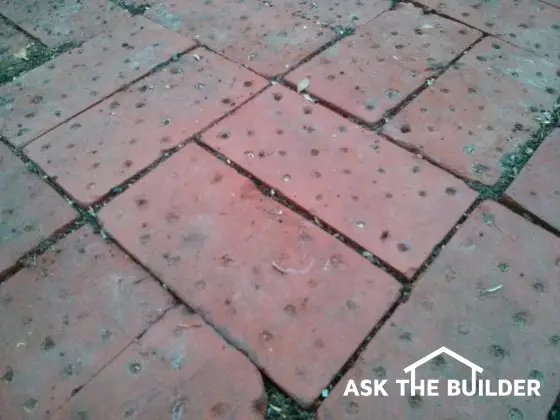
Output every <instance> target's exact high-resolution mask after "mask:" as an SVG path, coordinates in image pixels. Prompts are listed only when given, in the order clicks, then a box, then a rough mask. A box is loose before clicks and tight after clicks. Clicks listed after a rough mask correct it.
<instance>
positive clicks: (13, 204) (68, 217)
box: [0, 144, 78, 276]
mask: <svg viewBox="0 0 560 420" xmlns="http://www.w3.org/2000/svg"><path fill="white" fill-rule="evenodd" d="M0 197H2V199H1V200H0V276H1V275H2V273H4V272H5V271H7V270H8V269H9V268H10V267H12V265H14V264H15V263H16V261H17V260H18V259H20V258H21V257H23V256H24V254H25V253H26V252H28V251H31V249H32V248H34V247H35V246H37V245H38V244H39V242H41V241H42V240H43V239H46V238H48V237H49V236H51V235H52V234H53V233H55V232H57V231H58V230H60V229H61V228H63V227H64V226H65V225H67V224H69V223H70V222H72V220H74V219H75V218H76V217H77V216H78V215H77V213H76V212H75V211H74V210H72V209H71V208H70V207H69V206H68V205H67V204H66V203H65V202H64V199H63V198H62V197H60V196H58V194H57V193H56V192H55V191H54V190H53V189H51V188H50V187H49V186H48V185H46V184H45V183H44V182H43V181H42V180H41V179H39V178H38V177H37V176H36V175H35V174H32V173H30V172H29V170H28V168H27V166H26V165H25V164H24V163H23V162H21V161H20V160H19V159H18V158H17V157H16V156H14V155H13V154H12V153H11V151H10V149H8V148H7V147H6V146H4V145H3V144H0Z"/></svg>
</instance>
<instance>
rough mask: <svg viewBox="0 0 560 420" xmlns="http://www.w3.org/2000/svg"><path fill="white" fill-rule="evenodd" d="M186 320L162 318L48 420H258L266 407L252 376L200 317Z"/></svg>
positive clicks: (180, 315) (178, 313) (179, 314)
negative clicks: (214, 419)
mask: <svg viewBox="0 0 560 420" xmlns="http://www.w3.org/2000/svg"><path fill="white" fill-rule="evenodd" d="M185 312H186V311H185V309H184V308H182V307H179V308H176V309H173V310H171V311H170V312H168V313H167V314H166V315H165V316H164V318H163V319H162V320H161V321H159V322H158V323H157V324H156V325H154V326H152V327H151V328H150V329H149V331H148V332H147V333H146V334H145V335H144V336H142V338H141V339H140V340H139V341H138V342H135V343H134V344H132V345H131V346H130V347H129V348H127V349H126V351H124V352H123V353H122V354H120V355H119V357H117V358H116V359H115V360H114V361H113V362H112V363H111V364H110V365H109V366H107V367H106V368H105V369H104V370H103V371H102V372H101V373H100V374H99V375H98V376H96V377H95V378H94V379H93V380H92V381H91V382H90V383H89V384H87V385H86V386H85V387H84V388H83V390H81V391H80V392H79V393H78V394H77V395H76V396H75V397H74V398H72V399H71V400H70V401H69V402H68V403H67V404H65V405H64V407H63V408H62V409H61V410H60V411H59V412H57V413H56V414H55V415H54V416H53V420H56V419H60V420H62V419H64V420H66V419H71V418H72V419H73V418H79V419H82V418H84V419H90V418H91V419H116V418H135V419H139V418H142V419H164V418H171V419H192V420H195V419H213V418H221V419H226V418H227V419H239V420H257V419H263V418H264V417H263V413H264V412H265V411H266V405H267V403H266V394H265V391H264V386H263V383H262V380H261V377H260V375H259V372H258V370H257V369H256V368H255V367H254V366H253V365H252V364H251V363H250V362H249V361H248V360H247V359H246V358H245V357H244V356H243V355H242V354H241V353H239V352H238V351H236V350H235V349H233V348H232V347H230V346H229V345H227V344H226V343H225V342H224V341H223V340H222V338H221V337H220V336H218V335H217V334H216V333H215V332H214V331H212V329H211V328H209V327H208V326H206V325H205V324H204V321H203V320H202V319H201V318H200V317H199V316H197V315H189V314H188V313H185ZM101 401H102V403H101Z"/></svg>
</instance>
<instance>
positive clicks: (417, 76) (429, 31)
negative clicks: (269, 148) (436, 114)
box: [287, 4, 480, 123]
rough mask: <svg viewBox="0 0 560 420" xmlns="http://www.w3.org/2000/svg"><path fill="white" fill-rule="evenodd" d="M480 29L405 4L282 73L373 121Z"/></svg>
mask: <svg viewBox="0 0 560 420" xmlns="http://www.w3.org/2000/svg"><path fill="white" fill-rule="evenodd" d="M479 35H480V33H479V32H478V31H476V30H473V29H470V28H468V27H466V26H464V25H461V24H459V23H456V22H453V21H451V20H447V19H443V18H441V17H439V16H436V15H425V14H422V12H421V10H420V9H418V8H416V7H414V6H412V5H410V4H404V5H403V6H402V7H400V8H399V9H398V10H397V11H395V12H393V13H385V14H384V15H382V16H380V17H379V18H377V19H375V20H373V21H371V22H370V23H368V24H366V25H363V26H360V27H359V28H358V30H357V33H356V36H354V37H349V38H347V39H346V40H344V41H343V42H340V43H337V44H335V45H333V46H332V47H330V48H328V49H326V50H325V51H323V52H322V53H321V54H319V55H318V56H317V57H315V58H314V59H313V60H311V61H310V62H308V63H306V64H304V65H303V66H301V67H299V68H298V69H296V70H295V71H293V72H291V73H290V74H289V75H288V76H287V80H289V81H290V82H292V83H293V84H295V85H297V83H298V82H299V81H300V80H302V79H309V81H310V86H309V88H308V89H307V91H308V92H309V93H310V94H312V95H314V96H317V97H319V98H321V99H322V100H324V101H327V102H331V103H332V104H333V105H334V106H336V107H339V108H341V109H343V110H344V111H346V112H349V113H351V114H352V115H354V116H356V117H358V118H360V119H362V120H364V121H367V122H369V123H373V122H375V121H377V120H378V119H380V118H381V117H382V116H383V113H384V112H386V111H388V110H389V109H390V108H393V107H394V106H396V105H398V104H399V103H400V102H402V101H403V99H404V98H406V97H407V96H408V95H410V94H411V93H412V92H413V91H414V90H415V89H416V88H419V87H420V86H422V85H423V84H424V83H425V81H426V79H427V78H429V77H430V76H432V75H433V74H434V73H436V72H437V71H439V70H441V69H442V68H443V66H445V65H446V64H447V63H448V62H449V61H451V60H452V59H453V58H455V57H457V55H458V54H459V53H461V52H462V51H463V50H465V49H466V48H467V47H468V46H470V45H471V44H472V43H473V42H474V41H476V39H477V38H478V37H479Z"/></svg>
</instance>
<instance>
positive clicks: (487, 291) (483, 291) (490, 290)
mask: <svg viewBox="0 0 560 420" xmlns="http://www.w3.org/2000/svg"><path fill="white" fill-rule="evenodd" d="M503 287H504V285H503V284H498V285H497V286H494V287H491V288H490V289H485V290H482V291H481V292H480V294H479V295H480V296H484V295H489V294H491V293H496V292H497V291H498V290H500V289H502V288H503Z"/></svg>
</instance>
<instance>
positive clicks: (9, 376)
mask: <svg viewBox="0 0 560 420" xmlns="http://www.w3.org/2000/svg"><path fill="white" fill-rule="evenodd" d="M14 376H15V375H14V370H13V369H12V368H11V366H6V370H5V371H4V375H3V376H2V380H3V381H4V382H7V383H10V382H12V381H13V380H14Z"/></svg>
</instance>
